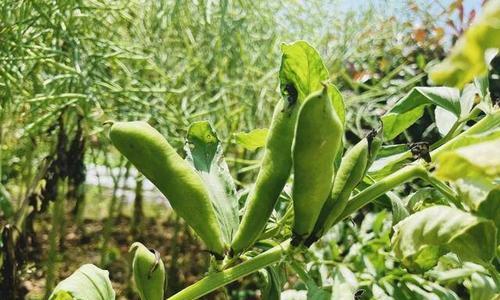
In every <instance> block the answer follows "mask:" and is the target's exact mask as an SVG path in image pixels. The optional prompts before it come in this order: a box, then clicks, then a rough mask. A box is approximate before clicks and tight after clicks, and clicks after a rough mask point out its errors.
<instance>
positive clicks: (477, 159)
mask: <svg viewBox="0 0 500 300" xmlns="http://www.w3.org/2000/svg"><path fill="white" fill-rule="evenodd" d="M498 149H500V139H496V140H492V141H488V142H484V143H479V144H475V145H471V146H467V147H462V148H459V149H456V150H451V151H446V152H444V153H441V154H440V155H439V156H438V157H437V163H438V167H437V171H436V175H437V176H439V177H441V178H443V179H447V180H457V179H459V178H476V177H478V178H484V177H486V178H495V177H498V176H500V155H496V153H498Z"/></svg>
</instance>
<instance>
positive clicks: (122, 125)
mask: <svg viewBox="0 0 500 300" xmlns="http://www.w3.org/2000/svg"><path fill="white" fill-rule="evenodd" d="M485 10H486V12H485V14H484V15H483V17H482V18H480V19H479V20H478V22H477V23H476V24H475V25H474V26H473V27H472V28H471V29H470V30H469V31H468V32H467V33H466V34H465V36H464V37H463V39H462V40H460V41H459V42H458V43H457V45H458V46H457V48H456V49H454V50H453V51H452V55H451V56H450V58H448V59H447V60H446V61H445V62H443V63H442V64H441V65H437V66H435V67H434V69H432V70H431V71H430V72H431V78H435V79H436V81H439V82H442V83H444V84H446V83H450V85H451V86H431V87H416V88H414V89H412V90H411V91H410V92H409V93H408V94H407V95H406V96H405V97H403V98H402V99H400V100H399V101H398V102H397V103H396V104H395V105H394V106H393V107H392V108H391V109H390V110H389V111H387V112H386V113H385V114H384V115H383V116H381V126H380V128H376V129H373V130H372V131H371V132H368V133H367V135H366V136H365V137H363V138H362V139H361V140H360V141H359V142H358V143H356V144H355V145H353V146H347V143H346V140H345V137H344V133H345V131H346V120H345V105H344V100H343V97H342V95H341V93H340V92H339V91H338V90H337V88H336V87H335V86H334V85H333V84H332V83H331V82H329V77H330V76H329V72H328V70H327V68H326V67H325V65H324V64H323V61H322V59H321V57H320V55H319V54H318V52H317V51H316V50H315V49H314V48H313V47H312V46H310V45H309V44H308V43H307V42H304V41H297V42H294V43H290V44H283V45H282V46H281V50H282V58H281V67H280V70H279V83H280V91H281V99H279V101H278V103H277V104H276V107H275V110H274V115H273V118H272V120H271V123H270V126H269V129H268V130H267V131H262V130H261V129H259V130H258V131H252V132H250V133H247V134H245V135H244V138H242V139H239V142H240V143H241V145H242V146H243V147H245V146H247V144H249V145H248V147H249V148H256V147H261V148H263V152H264V153H263V157H262V159H261V166H260V169H259V171H258V175H257V177H256V181H255V184H253V185H252V187H251V188H249V190H248V191H246V192H242V191H237V190H236V184H235V182H234V181H233V178H232V177H231V173H230V171H229V169H228V166H227V164H226V162H225V161H224V156H223V153H222V149H223V147H222V145H221V142H220V140H219V138H218V137H217V134H216V132H215V131H214V129H213V128H212V126H211V125H210V124H209V123H208V122H204V121H202V122H196V123H193V124H191V126H190V127H189V129H188V132H187V137H186V147H185V152H186V157H185V158H182V157H181V156H180V155H179V154H178V153H177V151H176V150H175V149H174V148H173V147H172V146H171V145H170V144H169V142H168V139H167V138H165V137H164V136H163V135H162V134H160V133H159V132H158V131H157V130H156V129H155V128H153V127H151V126H150V125H149V124H147V123H146V122H142V121H135V122H110V124H111V127H110V130H109V138H110V139H111V141H112V143H113V144H114V146H115V147H116V148H117V149H118V150H119V151H120V152H121V154H123V155H124V156H125V157H126V158H127V159H128V160H129V161H130V162H131V163H132V164H133V165H134V166H135V167H136V168H137V169H138V170H139V171H140V172H141V173H142V174H143V175H144V176H145V177H147V178H148V179H149V180H150V181H151V182H152V183H153V184H155V185H156V187H157V188H158V189H159V190H160V191H161V192H162V193H163V194H164V195H165V196H166V197H167V199H168V200H169V202H170V204H171V206H172V208H173V210H174V211H175V212H176V213H177V214H178V215H179V216H180V217H182V218H183V219H184V221H185V222H186V223H187V224H188V225H189V226H190V227H191V228H192V230H193V231H194V232H195V233H196V234H197V236H198V237H199V238H200V240H201V241H202V242H203V243H204V245H205V247H206V249H207V251H208V252H209V253H210V256H211V267H210V270H209V271H208V273H207V274H206V275H205V276H204V277H203V278H202V279H201V280H200V281H198V282H196V283H194V284H193V285H191V286H189V287H187V288H185V289H184V290H181V291H179V292H178V293H177V294H175V295H172V296H171V297H170V298H168V299H170V300H181V299H182V300H187V299H198V298H201V297H203V296H205V295H207V294H209V293H211V292H213V291H215V290H217V289H219V288H223V287H224V286H226V285H228V284H230V283H231V282H233V281H236V280H238V279H240V278H242V277H245V276H248V275H250V274H252V273H255V272H261V273H263V274H264V275H265V278H267V280H266V281H265V282H266V283H267V284H266V285H265V286H264V287H263V290H262V297H263V298H264V299H279V297H280V293H281V289H282V288H283V285H284V282H285V281H286V278H285V279H283V278H282V277H283V276H280V275H277V274H282V271H283V269H284V268H288V269H289V270H293V272H294V273H295V274H296V275H297V276H298V277H299V278H300V279H301V280H302V281H303V282H304V283H305V285H306V286H307V289H308V291H307V297H308V298H309V299H353V297H360V295H359V290H356V289H351V287H352V285H349V284H348V280H346V276H345V274H347V273H346V271H345V266H342V265H341V264H340V263H339V265H338V266H336V268H337V270H338V273H337V275H336V276H335V277H334V278H333V284H331V285H323V286H322V285H321V284H318V283H317V282H316V283H315V282H314V281H313V280H312V279H311V275H310V274H309V273H310V270H311V263H314V264H317V263H318V262H317V261H313V260H314V259H313V258H312V254H311V253H312V252H311V249H314V248H318V247H317V243H321V241H322V240H323V239H325V238H328V236H329V235H331V234H332V230H333V231H335V230H337V229H335V228H338V226H346V225H345V224H346V223H349V222H345V221H346V220H348V219H349V218H350V216H351V215H353V214H354V213H356V212H358V211H359V210H360V209H362V208H364V207H365V206H366V205H368V204H370V203H376V204H377V205H385V207H386V208H388V210H389V211H391V212H392V219H391V220H392V224H391V227H392V229H390V230H386V231H383V230H379V232H385V233H384V235H385V236H386V237H387V239H389V235H390V242H389V244H390V248H391V249H390V257H392V258H393V260H394V261H395V262H396V263H397V264H399V266H400V267H401V269H404V270H405V271H404V272H403V271H401V272H403V273H400V274H406V275H404V276H403V275H401V279H400V280H407V281H411V282H413V283H414V282H415V281H416V279H415V278H414V277H411V276H412V275H411V274H421V273H424V272H431V273H429V274H436V273H435V272H437V271H436V270H440V271H442V272H445V273H446V272H449V273H446V274H448V275H449V277H448V278H449V280H455V281H456V282H468V285H467V284H466V285H467V286H468V288H469V289H470V294H471V295H476V296H474V297H476V298H475V299H492V298H493V297H495V295H497V296H498V286H499V273H498V271H497V270H498V267H499V261H498V256H497V253H498V249H499V248H498V242H499V235H500V231H499V226H500V187H499V185H498V182H499V178H500V161H499V149H500V111H499V109H498V105H497V104H495V103H494V101H492V99H491V96H490V93H489V86H488V80H487V78H488V77H487V72H488V70H487V68H486V67H485V66H487V65H488V61H487V60H488V57H492V55H491V53H490V54H488V53H489V51H490V50H491V48H499V46H500V40H499V37H500V33H499V29H498V26H497V25H498V23H499V22H500V16H499V15H500V4H498V1H491V4H488V5H487V7H486V8H485ZM492 23H494V24H496V25H495V26H490V25H489V24H492ZM485 37H488V38H489V39H486V41H485ZM471 49H472V50H471ZM470 51H479V55H478V54H477V53H474V55H475V56H474V55H472V54H470ZM476 60H481V64H480V68H478V70H476V71H475V72H474V73H471V72H470V71H471V70H467V72H462V73H461V72H458V71H457V70H460V68H464V64H465V65H467V66H470V67H472V66H471V65H472V64H474V61H476ZM483 60H486V62H483ZM464 61H465V63H464ZM471 74H472V75H471ZM471 76H472V77H471ZM429 109H433V111H434V117H435V126H436V127H437V130H438V131H439V133H440V134H441V139H439V140H438V141H436V142H435V143H433V144H428V143H426V142H425V141H420V142H418V143H412V144H410V145H397V144H395V142H394V141H393V140H394V139H395V138H396V137H397V136H398V135H400V134H401V133H403V132H404V131H405V130H406V129H408V128H409V127H410V126H412V125H414V124H415V123H416V122H417V121H418V120H419V119H420V118H421V117H422V116H423V115H424V111H426V110H427V111H429ZM263 134H264V135H265V136H266V137H265V138H262V135H263ZM346 148H348V149H346ZM416 179H418V180H416ZM415 180H416V182H417V184H413V185H408V183H415ZM405 184H406V185H407V186H411V187H415V186H419V187H420V188H421V190H414V192H415V193H411V194H410V196H409V197H407V198H406V199H402V198H400V197H399V196H398V195H397V194H396V193H393V192H391V191H392V190H394V189H397V188H398V187H401V186H403V185H405ZM423 191H426V192H427V193H428V194H427V196H428V195H432V197H427V196H422V193H423ZM240 198H242V199H240ZM429 199H432V201H430V200H429ZM239 202H242V203H243V202H244V203H245V204H244V207H243V209H242V216H240V208H239V204H238V203H239ZM273 212H274V213H273ZM382 218H385V215H382ZM336 225H337V226H336ZM370 239H373V236H371V237H370ZM388 241H389V240H388ZM340 242H341V241H340ZM131 255H132V256H133V262H132V269H133V273H134V282H135V285H136V290H137V292H138V294H139V296H140V298H141V299H142V300H162V299H164V297H165V296H164V290H165V286H166V285H167V284H168V280H167V278H166V274H165V267H164V265H163V262H162V260H161V255H160V254H159V253H158V252H156V251H155V250H150V249H148V248H147V247H146V246H145V245H142V244H140V243H134V244H133V245H132V246H131ZM388 255H389V254H388ZM446 259H447V260H448V262H449V261H454V263H453V264H451V263H448V264H446V263H445V262H444V261H443V260H446ZM454 270H455V273H453V274H454V275H455V277H453V276H452V272H453V271H454ZM456 270H461V272H458V271H456ZM463 270H468V271H466V272H465V271H463ZM432 272H434V273H432ZM457 272H458V273H457ZM445 273H443V274H445ZM342 274H344V276H342ZM440 274H441V273H440ZM457 274H458V275H457ZM405 278H406V279H405ZM418 278H420V277H418ZM450 278H451V279H450ZM412 280H413V281H412ZM422 280H424V279H422ZM426 282H427V281H425V280H424V281H422V282H420V284H422V285H424V284H428V286H430V287H435V286H434V285H432V284H431V283H429V282H427V283H426ZM477 282H483V283H485V284H483V285H482V286H481V287H482V289H481V290H480V291H481V293H482V294H481V293H480V295H482V296H484V297H483V298H481V297H482V296H481V297H480V296H478V295H479V294H478V293H479V292H478V290H477V286H478V284H477ZM474 287H476V290H474ZM398 293H400V294H398ZM401 293H402V292H401V291H398V289H397V288H396V289H394V288H393V289H392V290H391V288H390V287H388V286H384V285H383V284H382V283H380V282H379V283H377V285H376V286H375V284H373V285H371V288H370V290H369V291H368V294H369V295H370V296H372V297H379V296H380V295H384V297H385V298H383V299H407V298H404V297H403V296H402V294H401ZM398 295H399V296H398ZM485 295H486V296H485ZM488 297H489V298H488ZM114 298H115V292H114V291H113V289H112V287H111V282H110V280H109V277H108V273H107V271H105V270H101V269H99V268H98V267H96V266H93V265H84V266H82V267H81V268H80V269H78V270H77V271H76V272H75V273H74V274H73V275H71V276H70V277H68V278H67V279H65V280H63V281H62V282H60V283H59V285H57V287H56V288H55V290H54V291H53V294H52V296H51V299H89V300H90V299H99V300H110V299H114ZM445 298H447V299H459V297H458V296H457V295H455V294H454V293H452V292H450V293H448V294H446V297H445ZM408 299H409V298H408ZM441 299H443V298H441Z"/></svg>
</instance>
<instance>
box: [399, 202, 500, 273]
mask: <svg viewBox="0 0 500 300" xmlns="http://www.w3.org/2000/svg"><path fill="white" fill-rule="evenodd" d="M394 230H395V233H394V236H393V238H392V245H393V251H394V253H395V254H396V257H397V258H399V259H400V260H401V261H402V262H403V264H404V265H405V266H407V267H408V268H410V269H414V270H420V271H421V270H427V269H429V268H431V267H433V266H434V265H435V264H436V262H437V259H438V258H439V257H440V256H441V255H442V254H444V253H446V252H453V253H455V254H457V255H458V256H459V257H460V258H461V259H463V260H466V261H471V262H475V263H479V264H483V265H484V264H487V263H489V262H490V261H491V259H492V258H493V257H494V255H495V247H496V228H495V225H494V224H493V222H492V221H491V220H488V219H484V218H481V217H476V216H474V215H471V214H469V213H466V212H463V211H461V210H459V209H456V208H452V207H448V206H442V205H437V206H433V207H430V208H426V209H424V210H422V211H419V212H417V213H415V214H413V215H411V216H409V217H407V218H406V219H404V220H402V221H401V222H399V223H398V224H397V225H396V226H395V227H394Z"/></svg>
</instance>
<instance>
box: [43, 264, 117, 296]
mask: <svg viewBox="0 0 500 300" xmlns="http://www.w3.org/2000/svg"><path fill="white" fill-rule="evenodd" d="M68 297H69V298H68ZM56 299H57V300H62V299H64V300H66V299H71V300H113V299H115V291H114V290H113V287H112V286H111V281H110V280H109V272H108V271H106V270H101V269H99V268H98V267H96V266H94V265H92V264H86V265H83V266H81V267H80V268H79V269H78V270H76V271H75V272H74V273H73V274H71V276H69V277H68V278H66V279H64V280H63V281H61V282H59V284H58V285H57V286H56V287H55V289H54V291H53V292H52V294H51V295H50V297H49V300H56Z"/></svg>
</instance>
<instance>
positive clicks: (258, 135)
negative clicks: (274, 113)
mask: <svg viewBox="0 0 500 300" xmlns="http://www.w3.org/2000/svg"><path fill="white" fill-rule="evenodd" d="M268 133H269V129H267V128H257V129H254V130H252V131H250V132H237V133H235V134H234V137H235V139H236V143H238V145H240V146H242V147H243V148H245V149H248V150H255V149H257V148H260V147H264V146H265V145H266V139H267V134H268Z"/></svg>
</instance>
